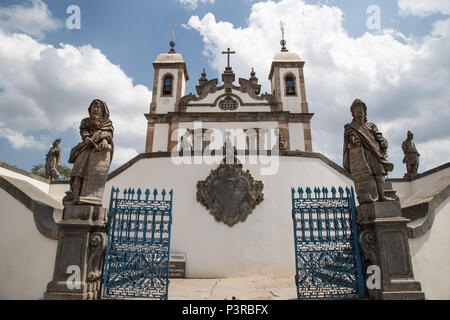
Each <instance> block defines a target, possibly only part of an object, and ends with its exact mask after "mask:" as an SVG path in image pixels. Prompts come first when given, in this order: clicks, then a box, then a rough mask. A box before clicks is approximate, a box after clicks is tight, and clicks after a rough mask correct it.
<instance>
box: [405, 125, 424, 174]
mask: <svg viewBox="0 0 450 320" xmlns="http://www.w3.org/2000/svg"><path fill="white" fill-rule="evenodd" d="M413 139H414V134H413V133H412V132H411V131H408V133H407V137H406V140H405V141H403V143H402V150H403V153H404V155H405V157H404V158H403V163H405V164H406V173H405V175H404V177H405V178H412V177H414V176H415V175H417V170H418V169H419V157H420V154H419V152H417V149H416V146H415V144H414V142H413Z"/></svg>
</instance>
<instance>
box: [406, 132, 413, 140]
mask: <svg viewBox="0 0 450 320" xmlns="http://www.w3.org/2000/svg"><path fill="white" fill-rule="evenodd" d="M407 139H409V140H412V139H414V134H413V133H412V132H411V131H409V130H408V134H407Z"/></svg>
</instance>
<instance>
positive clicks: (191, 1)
mask: <svg viewBox="0 0 450 320" xmlns="http://www.w3.org/2000/svg"><path fill="white" fill-rule="evenodd" d="M214 1H215V0H178V2H179V3H181V4H182V5H183V6H184V7H186V8H189V9H191V10H194V9H197V6H198V3H199V2H200V3H203V4H205V3H208V2H209V3H214Z"/></svg>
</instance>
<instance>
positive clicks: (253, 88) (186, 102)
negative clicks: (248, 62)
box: [179, 78, 278, 112]
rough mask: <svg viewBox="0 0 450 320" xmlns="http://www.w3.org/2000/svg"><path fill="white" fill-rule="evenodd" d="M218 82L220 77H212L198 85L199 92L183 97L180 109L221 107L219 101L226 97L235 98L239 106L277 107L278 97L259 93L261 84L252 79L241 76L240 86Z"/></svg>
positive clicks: (274, 108) (271, 108)
mask: <svg viewBox="0 0 450 320" xmlns="http://www.w3.org/2000/svg"><path fill="white" fill-rule="evenodd" d="M217 84H218V79H212V80H209V81H207V82H206V83H204V84H203V85H201V86H197V87H196V89H197V93H199V94H198V95H195V94H192V93H190V94H188V95H186V96H183V97H181V99H180V101H179V110H180V111H181V112H183V111H187V108H190V107H197V106H198V107H205V106H206V107H218V109H219V105H218V104H219V102H221V101H222V100H223V99H226V98H228V99H233V100H235V101H236V102H237V103H238V105H239V106H267V107H269V108H270V110H276V109H277V105H278V102H277V99H276V97H275V96H274V95H272V94H268V93H264V94H259V92H260V88H261V85H258V84H254V83H252V82H251V81H250V80H247V79H243V78H239V84H240V86H235V85H233V84H231V85H230V84H229V85H225V84H224V85H222V86H217ZM222 110H224V109H222ZM211 111H212V110H211Z"/></svg>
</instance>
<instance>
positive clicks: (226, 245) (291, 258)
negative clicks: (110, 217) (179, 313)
mask: <svg viewBox="0 0 450 320" xmlns="http://www.w3.org/2000/svg"><path fill="white" fill-rule="evenodd" d="M224 53H226V54H228V55H230V54H232V51H230V50H229V49H228V50H227V51H225V52H224ZM268 63H269V62H268ZM304 63H305V62H304V61H302V60H301V59H300V58H299V56H298V55H297V54H296V53H293V52H289V51H287V50H286V49H285V48H284V45H283V48H282V50H281V51H280V52H278V53H275V55H274V59H273V61H272V63H271V69H270V73H269V75H267V76H268V78H269V79H270V82H271V92H270V93H261V92H260V90H261V86H260V85H259V84H258V79H257V77H256V74H255V73H254V71H253V70H252V71H251V73H250V77H249V78H248V79H243V78H240V79H238V80H237V81H236V79H235V74H234V71H233V70H232V67H231V66H230V63H229V62H228V64H227V66H226V67H225V70H224V72H223V73H222V78H221V80H222V83H223V84H221V85H220V86H219V81H218V79H207V76H206V74H205V73H204V72H203V73H202V74H201V77H200V79H199V81H198V85H197V86H196V94H193V93H190V94H186V82H187V81H188V80H189V76H188V74H187V68H186V63H185V62H184V60H183V58H182V56H181V54H179V53H176V52H175V51H174V50H171V51H170V52H169V53H163V54H161V55H159V56H158V57H157V58H156V60H155V62H154V67H155V77H154V84H153V95H152V98H151V104H150V110H149V112H148V113H146V114H145V117H146V119H147V125H148V126H147V136H146V142H145V152H144V153H142V154H139V155H137V156H136V157H134V158H133V159H131V160H130V161H128V162H127V163H125V164H124V165H123V166H121V167H119V168H118V169H116V170H114V171H113V172H111V173H110V174H109V176H108V181H107V183H106V186H105V192H104V195H103V199H102V205H103V207H105V208H109V207H110V199H111V193H110V192H109V191H110V190H111V189H112V187H114V188H118V189H119V190H120V191H121V192H123V191H124V190H126V189H128V188H133V189H135V190H136V189H138V188H140V189H141V190H146V189H147V188H148V189H150V190H151V192H153V190H154V189H157V190H159V192H160V194H159V195H161V191H162V190H163V189H165V190H167V192H168V191H169V190H172V191H173V204H172V227H171V242H170V252H171V253H172V254H173V255H175V256H177V255H178V256H183V257H184V258H185V270H184V276H185V277H186V278H228V277H244V276H256V277H258V276H264V277H279V276H288V277H292V281H293V282H294V281H295V280H294V279H295V273H296V250H295V240H294V233H295V231H294V229H293V214H292V213H293V210H292V209H293V197H292V188H294V189H295V190H297V188H299V187H301V188H303V189H306V188H307V187H309V188H311V189H312V188H314V187H320V188H321V187H327V188H328V189H329V190H331V188H332V187H335V188H338V187H343V188H345V187H349V188H350V187H352V186H353V185H354V183H353V180H352V178H351V177H350V176H349V174H348V173H347V172H346V171H345V170H344V169H343V168H342V167H341V166H340V165H338V164H336V163H334V162H333V161H331V160H329V159H328V158H327V157H326V156H324V155H322V154H319V153H315V152H313V147H312V138H311V136H312V135H311V120H312V118H313V113H310V107H309V105H308V102H307V96H306V90H305V75H304V73H303V66H304ZM306 76H307V75H306ZM236 82H237V83H236ZM311 109H313V108H311ZM143 121H145V120H144V119H143ZM229 142H230V144H231V145H232V147H233V148H228V145H229ZM224 145H225V146H226V148H223V147H224ZM230 150H231V153H230ZM229 158H230V159H231V161H232V162H231V163H229V162H228V159H229ZM224 163H226V164H230V166H229V167H228V168H231V169H232V170H231V171H233V172H232V173H230V171H226V170H225V169H224V166H223V164H224ZM222 169H224V170H222ZM221 170H222V171H221ZM228 174H230V175H228ZM233 174H235V175H239V177H240V179H241V182H240V184H237V185H236V188H235V189H233V188H234V186H233V188H232V189H233V190H235V191H237V192H236V194H234V196H233V197H228V195H227V192H221V191H223V190H230V189H227V188H228V186H226V185H224V183H223V181H227V180H226V179H227V178H230V177H231V178H233V177H234V176H233ZM217 177H219V178H220V177H222V180H220V179H216V178H217ZM231 180H233V179H231ZM231 180H230V181H231ZM234 181H236V180H234ZM242 181H245V183H248V185H249V186H250V187H248V188H247V187H245V186H244V187H243V185H245V183H243V182H242ZM211 182H212V183H211ZM214 183H216V184H215V186H216V189H213V190H215V191H213V195H214V197H215V198H216V200H217V201H218V202H222V209H225V210H223V211H226V212H234V211H233V210H235V209H236V207H233V204H235V202H236V198H237V199H238V200H239V201H242V203H244V204H245V206H244V209H245V210H241V211H245V214H244V215H241V216H239V219H236V220H232V221H231V220H230V219H226V217H225V219H224V217H223V216H220V215H219V216H217V212H214V210H212V208H211V203H209V202H208V199H205V195H206V198H207V196H208V188H205V186H211V185H214ZM220 183H222V184H220ZM390 183H391V184H392V186H393V189H394V190H396V191H397V196H398V197H399V198H400V205H401V207H402V217H404V218H408V219H409V220H410V222H408V224H407V230H406V232H407V238H408V239H407V241H408V243H409V247H410V249H409V251H410V254H411V262H412V267H413V269H414V276H415V279H416V280H418V281H420V283H421V285H422V290H423V291H424V293H425V296H426V298H427V299H449V298H450V296H449V292H450V291H449V282H448V281H442V279H446V272H447V270H448V264H449V263H450V255H448V254H447V252H448V250H447V246H446V245H447V243H448V226H449V225H450V215H449V212H450V200H449V195H450V163H447V164H444V165H442V166H440V167H437V168H434V169H432V170H429V171H427V172H423V173H420V174H418V175H416V176H414V177H412V178H402V179H390ZM67 190H68V184H67V183H62V182H58V181H50V180H47V179H43V178H40V177H36V176H34V175H32V174H29V173H27V172H24V171H23V170H19V169H17V168H14V167H11V166H8V165H6V164H3V163H1V162H0V202H1V203H2V208H3V210H1V215H0V217H1V219H2V220H1V221H2V223H0V226H1V227H2V228H1V232H0V235H1V237H0V243H2V244H5V245H4V246H3V247H2V249H1V250H0V254H1V255H2V257H3V261H4V263H3V264H2V266H1V268H0V280H1V282H2V284H3V285H2V288H1V290H0V297H1V298H3V299H11V298H12V299H40V298H41V297H42V293H43V292H45V290H46V286H47V283H49V281H50V280H51V279H52V271H53V267H54V261H55V255H56V245H57V239H58V232H59V231H58V227H57V222H59V221H60V219H61V216H62V210H63V206H62V205H61V200H62V198H63V196H64V193H65V192H66V191H67ZM205 190H206V191H205ZM152 194H153V193H152ZM159 195H158V196H159ZM209 195H211V194H209ZM242 195H244V196H245V197H243V196H242ZM244 198H245V199H244ZM233 199H234V200H233ZM230 203H231V205H230ZM242 208H243V207H242V206H241V207H240V209H242ZM226 212H225V213H226ZM225 215H226V214H225ZM20 234H25V235H27V237H18V236H17V235H20ZM394 258H395V257H394ZM394 260H396V259H393V261H394ZM30 261H33V268H31V269H30V268H28V266H29V262H30ZM430 266H433V270H431V269H430Z"/></svg>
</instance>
